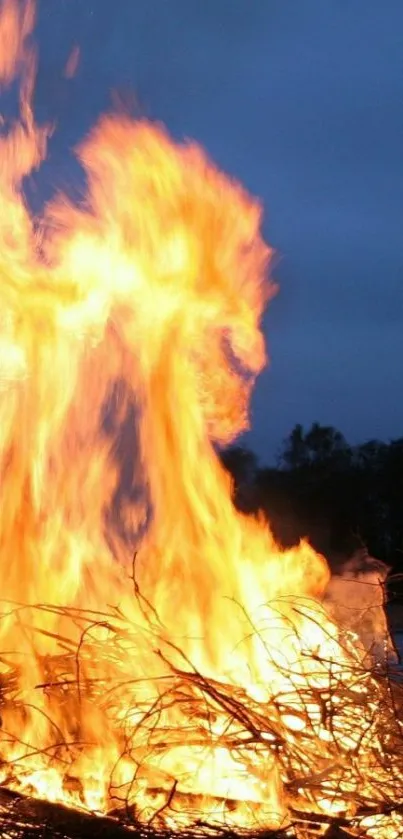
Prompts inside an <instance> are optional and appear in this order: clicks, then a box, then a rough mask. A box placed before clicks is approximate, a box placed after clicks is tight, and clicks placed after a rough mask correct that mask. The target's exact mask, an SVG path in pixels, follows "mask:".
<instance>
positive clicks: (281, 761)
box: [0, 0, 401, 839]
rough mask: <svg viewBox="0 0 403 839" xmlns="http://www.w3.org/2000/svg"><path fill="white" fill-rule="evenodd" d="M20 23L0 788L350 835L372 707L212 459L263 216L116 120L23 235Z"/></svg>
mask: <svg viewBox="0 0 403 839" xmlns="http://www.w3.org/2000/svg"><path fill="white" fill-rule="evenodd" d="M33 22H34V7H33V4H32V3H30V2H27V3H25V4H24V3H22V4H21V3H17V2H14V0H5V2H3V4H2V6H1V25H0V78H1V81H2V83H3V85H5V84H8V83H10V82H11V81H12V80H13V79H14V77H15V76H16V75H19V77H20V81H21V85H20V90H21V119H20V121H19V122H18V123H16V124H13V125H11V126H7V125H4V126H3V129H4V130H3V134H2V136H1V139H0V142H1V148H0V202H1V207H0V271H1V285H0V319H1V330H0V336H1V337H0V385H1V388H0V418H1V422H0V433H1V438H0V459H1V475H2V505H1V509H0V542H1V568H2V614H1V620H0V649H1V656H0V665H1V671H0V685H2V688H1V690H2V712H1V714H2V728H1V733H0V754H1V758H2V763H1V778H0V780H1V782H2V783H3V784H7V785H8V786H10V787H12V788H14V789H19V790H23V791H26V792H27V793H29V794H32V795H36V796H38V797H43V798H46V799H48V800H50V801H55V802H64V803H66V804H68V805H71V806H73V807H84V808H87V809H90V810H93V811H95V812H97V813H101V812H109V811H111V810H112V809H117V808H119V806H122V805H123V802H126V803H127V804H128V805H129V807H131V808H132V813H133V818H136V819H137V820H140V821H150V819H151V820H153V819H154V822H155V824H156V826H157V827H158V826H162V825H166V826H169V827H173V828H177V829H178V828H180V827H182V826H186V825H192V824H193V823H195V822H196V821H197V820H198V819H201V818H203V820H204V821H208V820H210V821H211V822H218V823H229V824H231V823H232V824H234V825H239V826H242V827H253V826H255V825H256V823H260V824H261V825H265V826H267V827H274V828H275V827H277V826H280V825H285V824H287V823H289V819H290V809H291V810H293V811H305V812H310V813H313V814H315V813H316V814H322V815H324V816H325V817H330V816H331V815H332V814H335V813H336V814H338V813H342V814H345V815H346V816H348V817H354V815H355V814H356V812H357V807H358V804H357V802H358V801H359V802H361V803H363V806H364V805H365V804H367V806H368V807H369V802H374V801H375V802H377V801H382V802H384V801H385V800H387V799H388V796H389V798H390V799H391V798H392V797H393V793H395V792H396V789H398V785H397V780H396V779H397V777H398V772H399V760H401V757H399V756H396V755H395V757H394V758H393V757H392V756H391V757H390V759H389V763H388V767H387V769H385V770H383V769H380V768H379V766H378V763H379V761H378V757H379V754H380V753H381V752H382V748H383V747H382V745H381V740H380V739H379V738H380V734H379V731H380V726H381V724H382V723H383V717H382V715H381V716H379V715H380V710H379V709H380V708H381V700H382V696H383V695H384V694H383V693H382V690H383V689H382V690H381V688H380V686H379V685H378V683H377V682H376V681H375V679H374V678H372V676H370V675H368V673H367V671H366V670H365V668H364V667H363V666H362V665H361V661H362V659H363V655H364V650H363V648H362V647H361V646H360V644H358V641H357V639H356V638H355V637H352V636H349V635H348V633H342V632H341V630H340V629H338V628H337V626H336V625H335V623H334V622H333V620H332V618H331V617H330V615H329V614H328V613H327V612H326V610H325V608H324V606H323V605H322V604H321V600H322V598H323V596H324V594H325V592H326V588H327V584H328V581H329V572H328V568H327V565H326V562H325V560H324V559H323V558H322V557H320V556H318V555H317V554H315V553H314V551H313V550H312V549H311V548H310V547H309V545H308V544H305V543H303V544H301V545H300V546H299V547H298V548H296V549H293V550H290V551H286V552H282V551H280V550H279V548H278V547H277V546H276V544H275V542H274V539H273V537H272V535H271V534H270V532H269V530H268V529H267V526H266V525H265V524H264V523H263V521H259V520H256V519H254V518H247V517H245V516H242V515H240V514H239V513H238V512H236V511H235V509H234V507H233V505H232V502H231V486H230V481H229V478H228V476H227V474H226V473H225V472H224V470H223V469H222V467H221V465H220V463H219V461H218V459H217V457H216V454H215V451H214V443H228V442H229V441H231V440H232V439H233V438H234V437H235V436H236V435H237V434H238V433H239V432H241V431H242V430H243V429H244V428H245V427H246V425H247V411H248V401H249V396H250V391H251V387H252V384H253V379H254V378H255V376H256V375H257V374H258V373H259V371H260V370H261V368H262V365H263V364H264V361H265V354H264V345H263V339H262V335H261V332H260V329H259V324H260V319H261V315H262V312H263V309H264V307H265V305H266V302H267V300H268V298H269V296H270V294H271V291H272V286H271V285H270V283H269V282H268V280H267V279H266V273H267V267H268V260H269V256H270V253H269V250H268V248H267V247H266V245H265V244H264V242H263V241H262V239H261V236H260V232H259V229H260V221H261V212H260V208H259V206H258V204H257V203H256V202H255V201H253V200H252V199H251V198H250V197H249V196H248V195H247V194H246V193H245V192H244V191H243V190H242V188H241V187H240V186H239V185H238V184H236V183H234V182H232V181H230V180H229V179H228V178H226V177H225V176H224V175H222V174H221V173H220V172H218V171H217V170H216V169H215V168H214V166H213V165H212V164H211V163H210V162H209V160H208V159H207V157H206V155H205V154H204V153H203V151H202V150H201V149H200V148H199V147H198V146H196V145H194V144H187V145H176V144H174V143H173V142H172V141H171V140H170V139H169V137H168V136H167V134H166V133H165V131H164V130H163V129H162V128H160V127H156V126H155V125H151V124H148V123H146V122H132V121H130V120H129V119H128V118H123V117H117V116H108V117H104V118H103V119H101V121H100V122H99V124H98V125H97V127H96V128H95V129H94V130H93V132H92V134H91V135H90V137H89V138H88V139H87V140H86V141H85V142H84V143H83V145H82V147H81V148H80V149H79V152H78V154H79V158H80V160H81V162H82V164H83V166H84V168H85V170H86V174H87V179H88V194H87V202H86V205H85V207H81V208H77V207H75V206H72V205H71V204H70V203H69V202H68V201H67V199H65V198H63V197H61V198H60V199H58V200H56V201H55V202H54V203H53V204H52V205H51V206H49V207H48V208H47V211H46V213H45V217H44V218H43V219H41V221H40V222H38V220H37V219H36V220H35V227H34V224H33V221H32V219H31V218H30V215H29V213H28V211H27V208H26V206H25V203H24V200H23V196H22V191H21V189H22V180H23V178H24V176H26V175H27V174H28V173H29V172H30V171H32V169H33V168H34V167H36V166H38V165H39V164H40V162H41V160H42V159H43V157H44V155H45V153H46V138H47V134H48V131H47V129H46V128H45V129H44V128H38V127H37V126H36V125H35V123H34V120H33V116H32V110H31V96H32V89H33V81H34V75H35V72H34V71H35V56H34V53H33V52H32V49H31V48H28V46H27V42H26V39H27V36H29V34H30V32H31V30H32V26H33ZM77 61H78V52H77V53H76V54H75V58H74V61H73V62H72V64H71V66H70V71H69V72H71V73H72V72H73V70H74V69H75V67H73V64H74V65H75V63H76V62H77ZM123 424H125V428H126V430H127V428H129V427H131V430H132V437H133V439H135V440H136V441H137V447H138V457H137V460H136V467H135V469H134V467H133V470H132V472H133V474H130V476H129V478H130V481H129V483H130V485H131V487H132V488H133V487H135V488H136V492H134V490H133V491H132V492H131V493H129V494H127V496H126V497H124V496H123V494H122V491H121V488H120V489H119V480H120V467H119V464H118V457H117V445H116V441H117V440H119V435H120V433H121V429H122V427H123ZM129 496H130V497H129ZM117 509H118V510H119V513H120V518H121V520H122V521H123V520H124V522H125V527H126V530H127V529H130V530H131V532H132V533H135V534H136V538H135V539H134V540H133V539H132V542H131V544H132V546H133V551H134V547H136V549H137V554H136V561H135V563H134V565H133V562H132V554H133V551H131V547H129V548H128V546H127V545H128V540H127V539H123V537H122V538H119V537H118V536H117V535H116V528H115V529H114V530H113V528H112V527H111V525H110V513H111V511H113V510H115V511H116V510H117ZM112 532H113V533H114V534H115V535H114V537H113V538H112V536H111V533H112ZM383 714H384V715H385V714H386V711H385V712H383ZM381 717H382V718H381ZM378 718H379V719H378ZM388 725H389V727H390V737H391V738H393V737H394V736H395V735H394V734H393V731H392V727H391V723H390V721H389V722H388ZM395 726H398V723H397V721H395ZM392 751H393V750H391V752H392ZM371 818H372V822H371V821H370V819H371ZM396 819H397V816H393V818H392V816H389V815H388V816H385V815H380V816H378V815H374V816H371V815H369V816H367V821H366V823H365V827H366V829H367V832H368V835H373V836H378V837H382V839H384V837H386V836H387V837H390V839H393V837H394V836H395V835H397V834H396V833H395V832H394V831H395V822H396ZM399 825H400V829H401V822H399V824H398V827H397V828H396V829H399ZM371 831H372V832H371Z"/></svg>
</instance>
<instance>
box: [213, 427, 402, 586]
mask: <svg viewBox="0 0 403 839" xmlns="http://www.w3.org/2000/svg"><path fill="white" fill-rule="evenodd" d="M222 458H223V462H224V465H225V466H226V468H228V469H229V471H230V472H231V474H232V475H233V478H234V486H235V501H236V504H237V505H238V506H239V507H240V508H241V509H243V510H245V511H248V512H253V511H255V510H258V509H260V510H262V511H263V512H264V513H265V515H266V516H267V518H268V519H269V520H270V523H271V526H272V529H273V531H274V535H275V536H276V538H277V539H278V541H279V542H280V544H282V545H284V546H290V545H293V544H295V543H297V542H298V541H299V540H300V539H301V538H303V537H306V538H307V539H308V540H309V541H310V542H311V544H312V545H313V547H314V548H316V550H318V551H320V552H321V553H323V554H325V556H326V557H327V558H328V559H329V561H330V563H331V565H336V566H337V563H338V562H339V561H341V560H345V559H346V558H347V557H349V556H351V555H352V554H353V553H354V552H355V551H356V550H357V548H359V547H362V546H363V545H365V546H366V548H367V549H368V551H369V553H370V554H372V556H375V557H377V558H378V559H381V560H383V561H384V562H385V563H386V564H388V565H389V566H391V568H392V569H393V570H394V571H395V572H399V571H400V572H401V571H403V438H401V439H398V440H392V441H391V442H390V443H382V442H380V441H378V440H370V441H368V442H366V443H364V444H363V445H360V446H354V447H353V446H349V445H348V443H347V442H346V440H345V439H344V437H343V435H342V434H341V433H340V432H339V431H337V430H336V429H334V428H332V427H328V426H321V425H319V424H318V423H314V424H313V425H312V427H311V428H310V429H308V430H307V431H305V430H304V428H303V427H302V426H301V425H296V426H295V428H294V429H293V430H292V432H291V433H290V435H289V436H288V437H287V438H286V440H285V441H284V443H283V445H282V448H281V451H280V453H279V457H278V463H277V466H276V467H261V466H259V465H258V464H257V462H256V458H254V455H253V454H251V453H250V452H248V450H245V449H243V448H233V449H230V450H229V451H227V452H225V453H224V454H223V456H222Z"/></svg>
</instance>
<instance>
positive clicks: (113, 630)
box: [0, 603, 403, 839]
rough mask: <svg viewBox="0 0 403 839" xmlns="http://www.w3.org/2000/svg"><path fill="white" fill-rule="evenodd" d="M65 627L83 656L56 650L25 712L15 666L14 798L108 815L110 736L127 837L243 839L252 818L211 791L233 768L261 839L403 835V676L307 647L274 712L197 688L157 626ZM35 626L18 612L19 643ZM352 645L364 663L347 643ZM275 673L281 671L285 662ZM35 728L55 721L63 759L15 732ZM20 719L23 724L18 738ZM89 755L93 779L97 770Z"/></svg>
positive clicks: (98, 617)
mask: <svg viewBox="0 0 403 839" xmlns="http://www.w3.org/2000/svg"><path fill="white" fill-rule="evenodd" d="M55 608H56V607H51V606H37V607H35V609H41V610H54V609H55ZM304 608H305V609H306V608H307V606H306V604H303V603H301V604H298V605H296V606H295V609H296V610H297V611H298V612H300V611H301V609H304ZM56 611H57V613H58V615H59V616H63V618H65V619H66V621H71V622H73V623H74V624H75V627H76V628H79V630H80V642H79V644H78V645H74V644H73V643H72V641H71V640H69V638H68V637H67V635H66V637H62V636H58V637H57V639H55V640H56V641H57V644H58V648H59V650H60V652H59V653H58V654H57V655H52V656H48V657H45V658H44V659H43V660H42V661H41V662H40V669H41V672H42V673H43V674H45V677H46V678H44V679H43V681H42V683H40V684H36V685H35V695H36V696H37V702H36V703H35V702H34V701H33V700H32V692H31V695H30V696H29V698H28V701H27V698H26V696H25V695H24V691H23V690H22V689H21V684H22V682H21V674H20V673H19V672H18V668H16V666H15V664H11V663H10V661H13V660H14V659H15V657H13V656H12V655H10V654H7V652H5V653H3V655H2V656H1V665H2V677H1V715H2V728H1V732H0V753H1V755H2V764H1V782H2V785H3V787H7V788H9V789H14V790H19V791H22V792H23V793H24V795H28V796H35V797H39V798H40V797H43V798H47V799H48V800H50V801H52V799H53V800H54V801H58V802H60V800H61V798H62V799H64V802H65V803H67V804H71V805H73V806H74V807H76V808H77V807H80V805H81V806H82V808H83V809H87V810H88V809H93V811H95V812H97V811H98V813H99V810H100V809H101V808H100V806H98V805H97V799H96V789H95V787H96V785H97V783H98V786H99V778H98V779H97V778H95V777H92V778H91V777H88V773H89V774H91V773H92V774H93V772H94V769H93V767H94V751H93V750H94V749H96V743H97V742H98V740H99V726H102V731H103V732H104V737H105V742H107V740H108V738H110V739H111V742H112V735H113V742H114V743H115V744H116V743H118V744H119V747H118V749H117V750H116V752H115V755H114V759H113V761H112V762H111V764H110V765H111V767H112V771H110V773H109V777H108V779H107V783H106V787H107V789H106V794H105V800H106V810H107V812H108V814H109V816H110V817H112V818H113V819H115V820H117V822H114V824H115V823H116V824H117V823H121V824H130V825H131V826H134V825H135V826H136V827H137V828H138V830H140V831H141V832H142V833H144V831H146V832H147V831H148V833H163V834H165V833H170V832H177V831H183V832H184V833H189V832H190V833H191V834H192V835H195V834H199V833H202V834H203V835H205V834H207V833H209V832H213V833H222V832H224V834H225V835H226V836H229V835H231V832H233V831H235V832H236V833H237V835H240V834H241V833H242V832H243V831H242V830H241V829H240V827H239V824H237V812H238V806H239V802H238V801H237V800H236V798H235V797H234V798H233V799H231V798H229V797H228V796H226V795H225V794H224V793H222V792H221V790H220V786H219V783H215V784H214V785H213V788H209V787H208V782H207V781H206V778H207V773H210V776H211V777H213V778H214V768H216V769H217V767H218V766H220V767H221V772H222V771H224V775H225V774H227V775H228V777H229V776H231V777H232V778H236V779H237V783H238V784H239V790H240V791H241V790H242V789H243V790H244V789H247V790H249V791H250V800H248V801H243V802H242V807H243V813H244V812H245V808H246V809H247V810H248V811H249V819H248V823H249V824H250V828H251V831H252V832H253V833H254V834H256V833H257V832H258V833H260V832H262V831H263V832H264V833H265V834H266V836H280V835H284V836H285V835H286V836H293V835H295V836H297V837H304V839H305V837H311V836H326V837H343V836H344V837H347V836H361V837H363V836H365V837H379V836H381V837H382V839H386V837H387V839H389V837H391V839H395V837H400V836H401V835H402V830H403V827H402V825H403V819H402V814H403V793H402V784H401V776H402V768H403V731H402V727H403V722H402V719H403V714H402V708H403V690H402V688H401V687H400V685H399V683H398V677H397V671H396V672H393V670H392V667H393V665H390V666H388V667H386V665H382V666H381V665H380V664H378V665H374V666H373V668H372V669H369V668H368V665H367V663H366V660H364V659H363V660H362V662H360V659H359V657H358V656H357V655H356V656H355V659H354V667H353V665H352V664H351V660H352V659H351V656H346V660H347V661H348V662H349V663H348V665H346V664H344V663H341V664H336V663H335V662H334V661H332V660H329V661H325V660H319V658H315V656H314V655H312V651H310V652H309V656H308V654H307V653H306V652H305V651H304V649H303V646H302V642H301V644H300V648H299V650H298V656H296V662H295V671H293V670H292V668H291V669H290V668H289V667H288V669H287V672H284V673H283V674H282V676H283V689H282V690H279V689H278V688H274V686H273V688H271V686H270V685H266V686H265V691H266V695H265V697H264V699H263V697H262V696H259V697H257V698H253V697H252V696H251V695H250V692H248V691H246V690H245V689H244V688H241V687H237V686H236V685H234V684H231V683H229V682H228V683H226V682H221V681H217V680H216V679H213V678H210V677H206V676H205V675H203V674H202V673H201V672H199V670H198V669H196V668H195V667H194V666H193V664H192V662H191V661H190V660H189V658H187V657H186V656H185V655H184V654H183V653H182V652H181V649H180V646H179V645H178V646H175V645H174V644H172V642H169V641H167V640H165V639H164V637H163V633H162V632H161V628H157V623H156V621H154V622H152V621H149V623H148V631H147V632H145V630H144V627H142V629H139V627H136V626H134V625H133V624H130V623H129V622H128V620H127V619H126V618H125V616H124V615H123V614H122V613H121V612H120V610H119V609H118V608H115V609H111V610H110V611H109V612H108V613H106V612H105V613H93V612H85V611H82V610H72V609H61V608H60V607H58V608H57V609H56ZM30 613H32V607H31V609H27V608H24V607H22V606H20V607H14V609H13V617H14V618H15V619H18V621H19V625H20V627H21V624H23V623H24V621H27V630H28V629H29V626H28V623H29V614H30ZM9 615H10V613H9ZM312 620H313V621H314V616H312ZM252 630H253V631H258V630H256V628H252V629H251V631H252ZM268 631H269V630H268ZM291 632H295V627H293V626H292V625H291V622H290V633H291ZM259 641H260V643H261V644H262V645H263V646H264V649H265V654H266V655H267V656H268V657H270V656H271V655H273V651H272V650H271V648H270V647H269V646H268V643H267V636H265V633H264V632H263V631H260V633H259ZM145 644H147V645H148V648H149V662H150V668H149V670H150V673H151V674H153V673H155V674H156V675H152V676H150V675H144V677H142V676H141V675H139V673H140V671H139V669H138V668H136V658H137V651H138V649H139V647H141V649H142V650H143V651H144V645H145ZM346 644H347V645H348V646H349V647H351V639H349V638H348V637H346ZM301 661H302V662H303V674H304V678H303V679H302V678H301V672H302V671H301ZM95 663H96V666H95ZM275 663H276V668H277V669H278V667H279V660H278V656H276V662H275ZM100 673H104V674H105V677H104V678H100ZM133 673H136V677H135V678H133V675H131V674H133ZM319 673H320V678H318V674H319ZM324 673H326V678H327V685H326V687H325V686H324V681H323V676H324ZM111 674H112V675H111ZM157 674H158V675H157ZM60 708H63V718H64V719H67V720H69V730H68V731H66V730H63V731H62V730H61V728H60V727H59V725H58V723H57V718H56V716H53V712H54V711H55V709H60ZM27 716H31V718H32V722H33V724H32V730H33V732H34V731H37V729H38V721H40V720H41V719H42V718H43V717H46V724H47V726H48V728H50V730H51V732H52V737H51V743H49V742H47V743H46V745H45V746H44V747H43V748H38V747H37V746H36V745H35V737H33V740H32V742H27V741H24V742H22V741H21V740H20V739H19V738H18V736H17V734H16V733H15V732H16V731H18V730H19V731H21V730H24V731H26V720H27ZM10 719H12V720H13V721H14V722H15V721H16V720H20V721H21V725H20V726H18V725H17V726H15V725H14V726H13V727H12V730H13V733H11V731H10V726H9V724H8V721H9V720H10ZM23 724H24V725H23ZM94 725H96V726H97V727H98V731H97V735H98V736H97V738H95V737H94V736H93V734H94V732H93V731H92V729H93V726H94ZM89 755H91V767H92V768H91V769H86V767H89V766H90V763H89V761H88V756H89ZM86 760H87V763H86ZM222 767H224V770H223V769H222ZM52 772H53V773H54V774H55V775H57V777H58V778H59V779H60V789H59V793H52V791H51V789H50V788H49V787H48V786H46V785H43V788H42V794H41V787H40V783H39V781H38V779H40V778H41V777H43V778H47V779H49V777H51V775H49V773H52ZM86 773H87V774H86ZM195 776H197V777H198V779H199V780H198V782H197V783H199V787H200V789H199V791H198V790H197V784H196V788H195V782H194V779H195ZM91 782H93V784H94V799H93V807H92V808H91V806H89V802H90V800H91V799H89V797H88V789H89V788H91ZM48 783H49V780H47V784H48ZM84 783H85V785H86V790H85V794H84ZM280 786H281V788H282V795H283V797H284V807H285V812H286V814H287V815H286V816H284V814H282V813H278V812H277V813H276V812H274V804H273V801H274V799H273V788H274V789H276V790H278V788H279V787H280ZM231 788H232V789H233V788H234V787H233V786H232V787H231ZM60 791H62V793H63V795H62V796H61V792H60ZM240 795H241V792H240ZM6 809H7V808H6ZM2 818H6V817H4V816H2ZM269 828H270V829H269ZM270 830H272V832H270ZM276 831H277V832H276ZM4 835H5V834H4ZM9 835H10V836H11V835H12V834H11V833H10V834H9ZM24 835H25V834H24ZM110 835H111V836H112V835H113V834H112V833H111V834H110Z"/></svg>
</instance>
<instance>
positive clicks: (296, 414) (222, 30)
mask: <svg viewBox="0 0 403 839" xmlns="http://www.w3.org/2000/svg"><path fill="white" fill-rule="evenodd" d="M37 31H38V36H39V43H40V64H39V77H38V86H37V95H36V108H37V113H38V116H39V117H41V118H44V117H46V118H48V117H51V118H56V120H57V123H58V131H57V134H56V135H55V137H54V139H52V141H51V145H50V159H49V162H48V163H47V164H46V166H45V167H44V169H43V173H42V174H41V181H40V183H39V185H38V188H39V189H40V190H43V189H44V187H43V183H44V182H45V181H47V183H48V184H51V185H52V186H53V187H55V186H56V187H60V186H62V187H64V188H65V187H66V186H67V185H68V184H71V183H72V182H74V179H75V178H77V170H76V168H75V166H74V163H73V162H72V156H71V154H70V152H69V150H70V149H71V147H72V146H73V145H74V143H76V141H77V140H78V139H79V138H80V137H82V135H83V134H84V132H86V131H87V129H88V128H89V126H90V125H91V124H92V123H93V122H94V120H95V119H96V116H97V115H98V114H99V113H100V111H101V110H104V109H105V108H106V107H108V106H109V105H110V102H111V98H110V91H111V89H112V88H117V89H120V90H122V89H123V90H125V91H126V92H127V91H132V92H133V93H135V94H136V97H137V101H138V102H139V103H140V107H141V111H142V113H143V114H146V115H149V116H151V117H152V118H157V119H159V120H161V121H163V122H165V124H166V125H167V127H168V129H169V130H170V132H171V133H172V134H173V135H174V136H176V137H183V136H190V137H194V138H195V139H197V140H198V141H199V142H200V143H202V144H203V145H204V146H205V148H206V149H207V150H208V152H209V153H210V155H211V156H212V157H213V159H215V161H216V162H217V163H218V164H219V165H220V166H221V167H222V168H223V169H224V170H226V171H227V172H229V173H231V174H234V175H236V176H237V177H238V178H240V179H241V180H242V181H243V182H244V183H245V185H246V186H247V187H248V188H249V189H250V190H251V191H252V192H254V193H255V194H257V195H259V196H260V197H261V198H262V199H263V202H264V205H265V208H266V220H265V233H266V237H267V239H268V241H269V242H270V244H271V245H272V246H273V247H274V248H275V249H276V250H277V254H278V260H277V265H276V267H275V271H274V273H275V278H276V279H277V281H278V282H279V284H280V294H279V295H278V297H277V298H276V299H275V300H274V301H273V302H272V304H271V307H270V310H269V312H268V315H267V317H266V321H265V328H266V333H267V338H268V344H269V350H270V355H271V358H272V363H271V366H270V368H269V370H268V371H267V372H265V373H264V374H263V375H262V376H261V378H260V380H259V383H258V385H257V388H256V395H255V398H254V402H253V417H252V422H253V430H252V432H251V434H250V436H249V439H248V442H249V444H250V445H251V446H252V447H253V448H254V449H255V450H256V451H257V452H258V454H259V455H260V456H261V458H262V460H263V461H265V460H266V461H268V460H270V459H272V458H273V456H274V455H275V453H276V450H277V448H278V446H279V444H280V442H281V439H282V438H283V437H284V436H285V435H286V434H287V433H288V431H289V430H290V429H291V427H292V426H293V425H294V424H295V423H296V422H302V423H304V424H308V423H311V422H312V421H314V420H317V421H319V422H321V423H326V424H328V423H329V424H333V425H336V426H337V427H338V428H340V430H341V431H343V432H344V433H345V435H346V436H347V438H348V439H349V440H350V441H351V442H358V441H363V440H365V439H367V438H370V437H381V438H384V439H388V438H390V437H393V436H403V395H402V385H403V235H402V234H403V163H402V156H403V2H402V0H383V2H380V0H114V1H113V2H111V0H39V24H38V30H37ZM75 43H78V44H79V46H80V49H81V61H80V65H79V70H78V73H77V76H76V78H75V79H73V80H70V81H67V80H66V79H64V78H63V66H64V64H65V62H66V60H67V57H68V54H69V52H70V50H71V48H72V46H73V45H74V44H75Z"/></svg>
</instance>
